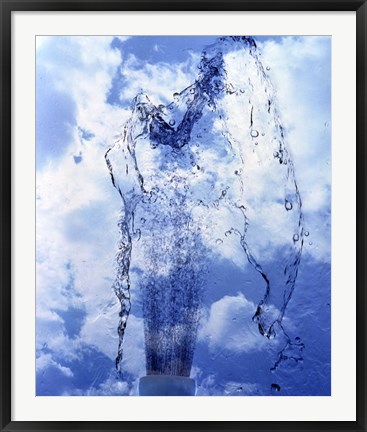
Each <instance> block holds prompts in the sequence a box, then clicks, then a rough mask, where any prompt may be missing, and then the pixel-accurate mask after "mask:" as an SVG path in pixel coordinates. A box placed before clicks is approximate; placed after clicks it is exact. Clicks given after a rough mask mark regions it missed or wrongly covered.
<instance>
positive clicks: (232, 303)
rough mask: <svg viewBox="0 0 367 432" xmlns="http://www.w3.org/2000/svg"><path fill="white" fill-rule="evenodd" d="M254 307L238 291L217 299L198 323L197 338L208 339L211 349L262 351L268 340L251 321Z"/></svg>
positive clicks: (254, 310)
mask: <svg viewBox="0 0 367 432" xmlns="http://www.w3.org/2000/svg"><path fill="white" fill-rule="evenodd" d="M256 307H257V306H256V305H255V304H254V303H253V302H251V301H249V300H247V299H246V297H245V296H244V295H243V294H241V293H239V294H238V295H237V296H225V297H223V298H222V299H221V300H218V301H216V302H215V303H213V304H212V305H211V307H210V311H209V315H208V317H207V318H206V319H205V320H204V322H203V323H202V325H201V328H200V330H199V340H200V341H207V343H208V345H209V347H210V348H211V349H212V350H215V349H226V350H230V351H235V352H251V351H261V350H262V349H264V347H266V345H267V343H268V342H267V339H266V338H264V337H263V336H261V335H260V333H259V331H258V329H257V326H256V325H255V324H254V323H253V322H252V317H253V315H254V313H255V312H256Z"/></svg>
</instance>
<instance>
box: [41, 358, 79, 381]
mask: <svg viewBox="0 0 367 432" xmlns="http://www.w3.org/2000/svg"><path fill="white" fill-rule="evenodd" d="M51 366H52V367H55V368H56V369H58V370H59V371H60V372H61V373H62V374H63V375H65V376H66V377H68V378H72V377H73V376H74V374H73V372H72V370H71V369H70V368H68V367H65V366H62V365H61V364H60V363H57V362H56V361H55V360H53V358H52V355H51V354H41V355H40V356H39V357H38V358H37V360H36V370H37V373H40V372H42V371H43V370H45V369H47V368H49V367H51Z"/></svg>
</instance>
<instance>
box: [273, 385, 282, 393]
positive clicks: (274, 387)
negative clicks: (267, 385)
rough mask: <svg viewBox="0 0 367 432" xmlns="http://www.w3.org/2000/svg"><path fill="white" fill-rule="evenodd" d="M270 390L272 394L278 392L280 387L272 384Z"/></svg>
mask: <svg viewBox="0 0 367 432" xmlns="http://www.w3.org/2000/svg"><path fill="white" fill-rule="evenodd" d="M271 390H272V391H273V392H280V385H279V384H272V385H271Z"/></svg>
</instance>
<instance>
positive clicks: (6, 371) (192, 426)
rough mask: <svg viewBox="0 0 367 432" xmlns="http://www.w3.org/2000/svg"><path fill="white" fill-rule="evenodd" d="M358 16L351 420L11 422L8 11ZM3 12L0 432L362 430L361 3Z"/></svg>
mask: <svg viewBox="0 0 367 432" xmlns="http://www.w3.org/2000/svg"><path fill="white" fill-rule="evenodd" d="M143 10H144V11H166V10H171V11H236V10H238V11H298V12H300V11H356V20H357V23H356V24H357V34H356V42H357V58H356V61H357V68H356V72H357V81H356V82H357V88H356V96H357V107H356V108H357V129H356V130H357V159H356V167H357V179H356V180H357V197H356V198H357V208H356V212H357V213H356V214H357V221H356V222H357V232H356V239H357V251H356V252H357V261H356V268H357V286H356V294H357V302H356V317H357V322H356V330H357V341H356V346H357V365H356V368H357V381H356V384H357V385H356V388H357V394H356V400H357V404H356V421H355V422H352V421H351V422H335V421H330V422H325V421H323V422H314V421H312V422H305V421H299V422H294V421H289V422H285V421H281V422H263V421H256V422H253V421H251V422H231V421H226V422H212V421H206V422H192V421H189V422H164V421H160V422H149V423H148V422H139V421H136V422H132V421H128V422H116V421H113V422H88V421H79V422H75V421H73V422H69V421H65V422H60V421H57V422H42V421H37V422H28V421H21V422H17V421H12V419H11V401H12V399H11V369H12V365H11V307H12V305H11V281H12V274H11V257H12V255H11V252H12V244H11V230H12V211H11V205H12V196H11V178H12V177H11V175H12V158H11V153H12V151H11V150H12V145H11V138H12V134H11V80H12V75H11V59H12V53H11V31H12V28H11V14H12V12H13V11H143ZM0 14H1V42H0V43H1V68H0V69H1V95H2V96H1V112H0V128H1V146H0V147H1V156H0V160H1V213H0V214H1V246H2V247H1V260H0V262H1V271H0V272H1V290H0V305H1V331H0V350H1V355H0V425H1V430H2V431H27V430H29V431H38V430H40V431H41V430H50V431H51V430H54V431H56V430H58V431H63V430H65V431H66V430H68V431H80V430H90V431H107V430H122V431H125V432H128V431H133V430H134V431H135V430H139V431H150V430H162V431H164V430H180V431H192V432H193V431H199V430H200V431H201V430H213V431H215V430H233V431H240V430H246V431H252V430H254V431H271V430H274V431H282V430H284V431H286V430H299V431H321V430H323V431H326V430H328V431H334V430H335V431H336V430H346V431H347V430H348V431H367V425H366V407H367V401H366V318H365V315H366V312H367V310H366V296H365V272H366V267H367V263H366V255H365V247H366V246H365V245H366V233H365V225H366V223H365V220H366V212H365V205H366V200H365V195H366V176H365V166H366V152H365V147H366V38H367V35H366V24H367V5H366V1H365V0H364V1H357V0H322V1H319V0H308V1H303V0H282V1H278V0H228V1H226V2H222V1H218V0H198V1H195V2H194V1H193V0H186V1H181V0H164V1H162V0H159V1H156V2H153V1H148V0H134V1H132V0H128V1H122V0H108V1H100V0H96V1H94V0H88V1H87V0H76V1H73V0H55V1H54V0H44V1H43V0H40V1H32V0H22V1H12V0H0Z"/></svg>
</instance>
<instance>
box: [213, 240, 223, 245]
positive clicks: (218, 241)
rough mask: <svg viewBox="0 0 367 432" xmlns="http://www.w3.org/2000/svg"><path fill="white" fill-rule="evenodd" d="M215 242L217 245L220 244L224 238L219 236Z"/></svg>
mask: <svg viewBox="0 0 367 432" xmlns="http://www.w3.org/2000/svg"><path fill="white" fill-rule="evenodd" d="M215 243H217V245H220V244H222V243H223V240H222V239H220V238H217V240H216V241H215Z"/></svg>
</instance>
